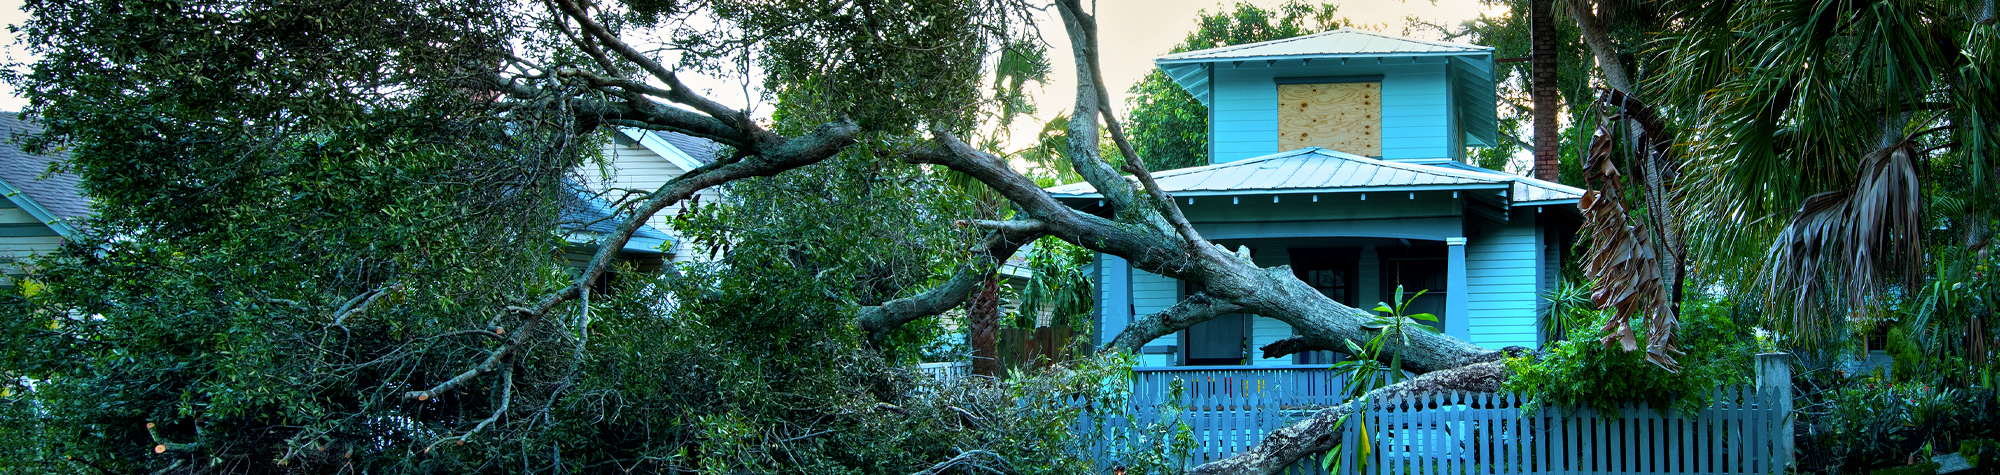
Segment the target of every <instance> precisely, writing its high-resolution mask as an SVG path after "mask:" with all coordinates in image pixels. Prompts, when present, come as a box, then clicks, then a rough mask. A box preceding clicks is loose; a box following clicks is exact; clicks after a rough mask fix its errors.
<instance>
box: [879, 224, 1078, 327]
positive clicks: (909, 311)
mask: <svg viewBox="0 0 2000 475" xmlns="http://www.w3.org/2000/svg"><path fill="white" fill-rule="evenodd" d="M992 224H993V225H994V228H993V229H994V231H993V232H991V233H988V234H987V236H986V240H985V242H983V243H982V244H981V245H980V246H979V248H978V249H976V251H975V253H974V254H973V256H972V257H970V258H968V259H966V261H965V263H963V264H960V265H959V267H958V271H957V272H956V273H954V274H952V277H951V279H949V280H946V281H945V282H944V283H943V284H940V285H938V286H937V287H933V288H931V289H930V290H926V291H924V292H923V293H920V294H917V295H913V296H909V297H904V298H900V299H896V300H890V301H888V302H884V303H883V304H882V305H880V306H875V307H863V308H862V309H861V314H860V315H859V316H857V317H856V318H855V319H854V323H855V326H857V327H860V328H861V331H863V332H865V333H867V334H868V342H869V343H871V344H875V345H881V344H882V343H883V342H886V341H888V339H889V334H890V333H892V332H894V331H896V329H897V328H902V327H903V325H905V324H908V323H910V322H911V321H914V320H916V319H919V318H923V317H928V316H931V315H937V314H940V313H944V312H945V311H946V310H950V309H952V308H953V307H957V306H958V305H959V304H960V303H964V302H965V298H966V297H967V296H970V295H972V291H973V290H975V289H978V288H979V287H980V285H982V284H984V283H985V282H986V279H987V278H988V277H990V276H992V275H993V273H994V272H995V271H998V270H999V269H1000V265H1001V264H1002V263H1005V262H1007V258H1008V257H1010V256H1013V255H1014V252H1015V251H1019V250H1020V249H1021V246H1025V245H1027V244H1028V243H1030V242H1034V240H1035V239H1036V238H1039V237H1042V235H1043V226H1042V225H1041V223H1040V222H1037V221H1020V220H1016V221H998V222H992Z"/></svg>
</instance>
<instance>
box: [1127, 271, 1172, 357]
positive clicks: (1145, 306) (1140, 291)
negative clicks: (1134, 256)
mask: <svg viewBox="0 0 2000 475" xmlns="http://www.w3.org/2000/svg"><path fill="white" fill-rule="evenodd" d="M1180 293H1181V286H1180V282H1179V281H1175V280H1174V279H1171V278H1168V277H1165V276H1161V275H1159V274H1154V273H1151V272H1146V271H1143V270H1139V269H1132V315H1134V317H1133V318H1145V316H1147V315H1152V314H1154V313H1158V312H1159V311H1161V310H1166V309H1167V307H1172V306H1173V305H1174V303H1176V302H1179V301H1180ZM1152 345H1174V346H1175V347H1176V348H1178V347H1179V346H1180V336H1179V335H1178V334H1176V335H1168V336H1165V337H1161V338H1160V339H1158V340H1153V342H1152V343H1149V344H1148V346H1152ZM1173 360H1174V355H1164V354H1153V355H1144V358H1143V361H1141V362H1140V365H1142V366H1171V365H1173Z"/></svg>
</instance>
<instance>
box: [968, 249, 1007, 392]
mask: <svg viewBox="0 0 2000 475" xmlns="http://www.w3.org/2000/svg"><path fill="white" fill-rule="evenodd" d="M965 317H966V318H965V319H966V325H965V340H966V344H967V345H970V346H971V347H972V374H977V375H980V376H996V377H997V376H1000V346H999V336H1000V276H999V275H997V274H988V275H987V276H986V283H985V284H983V285H981V286H980V288H979V291H978V292H975V293H973V294H972V303H971V304H970V305H967V307H966V310H965Z"/></svg>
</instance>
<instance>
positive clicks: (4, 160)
mask: <svg viewBox="0 0 2000 475" xmlns="http://www.w3.org/2000/svg"><path fill="white" fill-rule="evenodd" d="M41 131H42V127H41V126H40V125H37V124H34V123H32V122H28V121H24V120H21V117H20V115H19V114H16V113H13V112H0V194H5V195H7V196H6V199H9V200H12V201H14V204H15V205H17V206H20V207H21V209H23V210H26V211H27V212H28V214H29V215H31V216H34V217H35V219H38V220H41V221H42V223H43V224H47V225H48V226H49V228H51V229H54V230H55V231H56V233H57V234H60V235H63V236H69V235H70V233H72V232H74V231H75V229H76V228H75V226H77V225H78V223H77V222H78V221H80V220H82V219H83V218H86V217H89V216H90V199H89V198H85V197H84V196H83V193H82V192H81V191H79V190H81V189H82V188H80V187H78V184H77V176H76V175H74V174H70V173H48V171H49V167H50V166H51V165H53V164H55V163H57V162H61V161H63V160H67V159H68V158H69V154H67V153H64V152H62V151H53V152H51V153H49V154H47V155H40V154H32V153H28V152H25V151H22V150H21V145H20V143H19V141H18V140H16V139H17V138H18V137H23V136H27V135H33V134H38V133H41ZM45 175H46V176H45Z"/></svg>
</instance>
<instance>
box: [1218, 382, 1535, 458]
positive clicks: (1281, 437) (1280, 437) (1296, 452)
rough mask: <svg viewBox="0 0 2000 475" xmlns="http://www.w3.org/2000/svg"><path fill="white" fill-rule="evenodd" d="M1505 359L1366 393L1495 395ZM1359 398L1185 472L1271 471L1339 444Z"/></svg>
mask: <svg viewBox="0 0 2000 475" xmlns="http://www.w3.org/2000/svg"><path fill="white" fill-rule="evenodd" d="M1507 376H1508V373H1507V365H1506V363H1503V362H1500V361H1498V360H1497V358H1496V359H1495V361H1488V362H1484V363H1477V364H1472V365H1467V366H1462V367H1458V368H1452V369H1447V370H1442V371H1433V372H1430V373H1425V374H1423V375H1421V376H1417V377H1415V378H1410V379H1409V380H1406V381H1403V382H1401V383H1396V384H1393V385H1390V386H1388V387H1384V388H1381V389H1377V390H1374V391H1369V392H1368V395H1367V397H1366V398H1365V399H1366V400H1368V401H1373V402H1377V403H1393V402H1394V401H1398V400H1401V399H1406V398H1412V397H1417V396H1423V395H1430V394H1447V393H1452V392H1470V393H1494V392H1499V391H1500V383H1502V382H1504V381H1506V380H1507ZM1358 406H1359V403H1358V401H1349V402H1348V403H1346V404H1342V405H1339V406H1333V407H1329V408H1326V409H1321V410H1320V411H1319V412H1316V413H1313V415H1312V417H1307V418H1306V419H1305V420H1301V421H1299V422H1295V423H1293V424H1292V425H1289V426H1285V427H1284V428H1281V429H1278V430H1277V431H1274V432H1271V434H1270V435H1266V436H1264V440H1262V441H1260V442H1258V443H1257V445H1256V446H1254V447H1250V448H1249V449H1246V450H1244V451H1242V452H1238V453H1237V454H1236V455H1232V456H1230V457H1229V458H1225V459H1222V460H1217V461H1214V462H1209V463H1206V464H1202V465H1201V466H1198V467H1195V468H1194V469H1193V470H1190V471H1188V473H1189V474H1196V475H1209V474H1250V473H1255V474H1274V473H1278V472H1281V471H1283V470H1285V469H1286V468H1288V467H1291V466H1292V464H1293V463H1295V462H1297V461H1299V460H1300V459H1303V458H1306V457H1307V456H1309V455H1312V454H1315V453H1319V452H1324V451H1328V450H1332V449H1333V448H1334V447H1335V446H1338V445H1340V443H1341V442H1342V434H1341V432H1342V431H1341V430H1339V427H1338V423H1339V421H1340V418H1341V416H1344V415H1347V414H1348V413H1350V412H1354V411H1355V410H1356V409H1359V407H1358Z"/></svg>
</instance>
